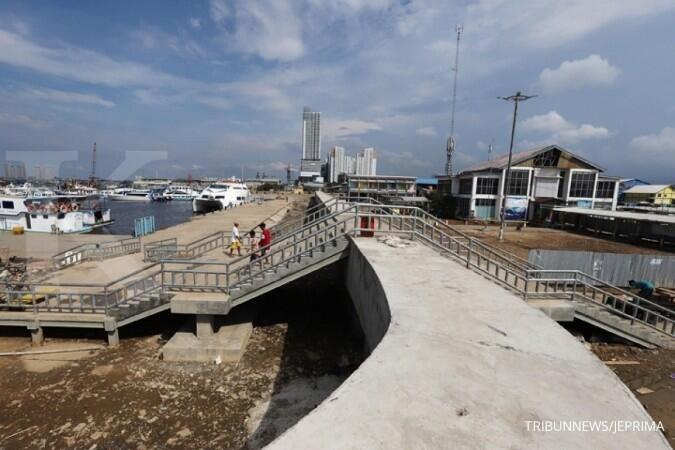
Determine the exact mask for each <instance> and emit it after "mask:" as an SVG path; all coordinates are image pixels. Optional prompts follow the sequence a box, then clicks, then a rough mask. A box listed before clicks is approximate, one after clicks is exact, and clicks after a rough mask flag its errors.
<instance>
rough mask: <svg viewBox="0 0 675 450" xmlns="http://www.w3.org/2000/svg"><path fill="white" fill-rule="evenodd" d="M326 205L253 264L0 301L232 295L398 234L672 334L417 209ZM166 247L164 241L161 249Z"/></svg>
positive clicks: (168, 268)
mask: <svg viewBox="0 0 675 450" xmlns="http://www.w3.org/2000/svg"><path fill="white" fill-rule="evenodd" d="M327 203H328V204H327V205H325V207H324V208H321V207H316V208H314V209H313V210H312V212H311V213H310V216H309V217H311V218H312V221H310V222H309V223H307V224H304V225H303V226H302V227H300V228H296V229H293V231H291V232H289V233H288V234H286V235H283V236H279V237H277V239H275V240H274V241H273V243H272V244H270V245H267V246H265V247H262V248H261V249H259V250H258V252H257V253H256V255H257V256H259V257H258V258H251V254H248V255H243V256H242V257H238V258H235V259H233V260H230V261H227V262H222V261H221V262H214V261H204V260H189V261H186V260H180V259H169V260H167V259H164V260H162V261H161V262H159V263H155V264H153V265H151V266H148V267H145V268H143V269H141V270H138V271H136V272H134V273H131V274H128V275H126V276H125V277H122V278H120V279H118V280H115V281H113V282H110V283H107V284H99V285H92V284H89V285H84V284H67V285H64V284H58V285H55V284H52V285H49V284H30V283H19V284H17V285H14V286H12V287H11V289H9V290H7V289H6V293H5V294H6V298H9V299H10V300H11V301H13V302H14V303H13V305H15V306H17V307H24V308H25V309H28V308H33V309H34V310H35V311H36V312H37V311H40V310H44V309H46V310H51V309H50V308H55V309H56V310H59V311H64V310H65V311H67V310H72V311H76V312H104V313H106V314H107V313H108V311H109V309H110V308H113V307H116V306H119V305H120V304H124V303H127V302H129V301H130V300H133V299H136V298H138V297H139V296H143V295H147V294H148V293H162V292H164V293H166V292H168V291H180V290H193V291H194V290H197V291H207V292H224V293H232V292H233V290H236V289H241V288H243V287H245V286H248V285H253V284H255V283H262V284H264V283H265V281H264V280H265V279H266V278H269V277H270V276H272V277H274V274H276V273H277V272H278V271H280V270H289V269H293V268H294V267H295V268H296V269H299V268H301V267H300V266H295V265H296V264H302V263H303V261H304V260H306V257H308V256H309V257H313V256H314V255H315V254H316V252H320V253H325V252H326V251H327V250H331V249H335V250H336V251H341V249H340V247H339V245H338V244H339V241H340V240H343V241H344V240H345V239H346V237H347V236H360V235H364V236H366V235H374V234H398V235H403V236H406V237H409V238H411V239H416V240H419V241H420V242H421V243H423V244H425V245H428V246H430V247H432V248H434V249H436V250H438V251H440V252H442V253H445V254H447V255H450V256H451V257H453V258H455V259H456V260H458V261H459V262H461V263H462V264H463V265H465V266H466V267H467V268H469V269H472V270H474V271H476V272H478V273H481V274H483V275H485V276H486V277H488V278H489V279H491V280H493V281H495V282H497V283H498V284H500V285H502V286H504V287H507V288H508V289H511V290H512V291H514V292H516V293H518V294H519V295H520V296H522V297H523V298H524V299H525V300H527V299H532V298H562V299H568V300H578V301H581V302H585V303H588V304H592V305H599V306H600V307H602V308H604V309H605V310H606V311H608V312H610V313H612V314H614V315H617V316H619V317H622V318H624V319H627V320H628V322H629V323H630V324H634V323H640V324H641V325H645V326H648V327H650V328H651V329H653V330H656V331H658V332H660V333H663V334H666V335H668V336H670V337H674V336H675V321H674V320H673V315H674V314H673V312H672V311H670V310H668V309H667V308H663V307H661V306H659V305H657V304H655V303H653V302H650V301H648V300H646V299H643V298H640V297H638V296H636V295H635V294H632V293H630V292H628V291H625V290H623V289H620V288H617V287H615V286H612V285H610V284H608V283H605V282H603V281H601V280H598V279H597V278H594V277H591V276H590V275H587V274H584V273H581V272H579V271H564V270H559V271H555V270H541V269H533V268H532V267H531V266H530V265H526V264H523V260H522V259H521V258H518V257H516V256H515V255H512V254H510V253H508V252H505V251H502V250H497V249H495V248H493V247H491V246H489V245H487V244H485V243H483V242H481V241H480V240H478V239H475V238H471V237H469V236H467V235H464V234H462V233H456V232H455V231H456V230H454V229H452V227H448V226H444V225H443V222H442V221H440V220H439V219H437V218H435V217H433V216H430V215H429V214H428V213H426V212H425V211H423V210H421V209H420V208H417V207H409V206H400V205H382V204H375V203H366V204H363V203H352V204H348V203H345V202H343V201H340V200H335V201H331V202H327ZM296 225H297V224H296ZM207 238H208V237H207ZM221 239H225V238H224V237H222V238H221ZM208 240H209V239H206V238H202V239H200V240H199V241H195V242H196V243H197V244H196V245H194V248H198V247H199V245H201V243H200V241H201V242H207V241H208ZM167 244H171V243H164V244H163V245H167ZM308 264H309V263H308ZM54 286H56V287H58V291H57V292H52V291H51V290H50V289H49V288H50V287H54ZM84 288H89V289H88V290H86V289H84ZM92 288H94V289H93V291H92Z"/></svg>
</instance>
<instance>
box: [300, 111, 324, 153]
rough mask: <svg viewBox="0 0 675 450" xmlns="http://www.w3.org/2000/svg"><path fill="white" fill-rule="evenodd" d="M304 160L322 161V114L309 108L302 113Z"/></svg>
mask: <svg viewBox="0 0 675 450" xmlns="http://www.w3.org/2000/svg"><path fill="white" fill-rule="evenodd" d="M302 159H309V160H313V161H318V160H320V159H321V113H320V112H316V111H312V110H311V109H310V108H309V107H307V106H305V109H304V111H303V113H302Z"/></svg>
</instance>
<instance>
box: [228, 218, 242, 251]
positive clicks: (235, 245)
mask: <svg viewBox="0 0 675 450" xmlns="http://www.w3.org/2000/svg"><path fill="white" fill-rule="evenodd" d="M235 249H236V250H237V254H239V256H241V236H239V224H238V223H237V222H235V223H234V226H233V227H232V238H231V240H230V256H234V250H235Z"/></svg>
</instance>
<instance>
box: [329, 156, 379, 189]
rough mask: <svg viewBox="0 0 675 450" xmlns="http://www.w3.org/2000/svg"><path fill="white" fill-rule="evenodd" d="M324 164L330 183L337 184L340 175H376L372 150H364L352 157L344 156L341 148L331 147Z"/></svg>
mask: <svg viewBox="0 0 675 450" xmlns="http://www.w3.org/2000/svg"><path fill="white" fill-rule="evenodd" d="M326 164H327V171H326V173H327V177H328V182H330V183H337V182H338V179H339V177H340V175H363V176H374V175H377V158H376V157H375V149H373V148H365V149H363V150H362V151H361V153H359V154H358V155H356V157H354V156H349V155H346V154H345V149H344V148H343V147H333V149H331V151H330V152H329V153H328V160H327V162H326Z"/></svg>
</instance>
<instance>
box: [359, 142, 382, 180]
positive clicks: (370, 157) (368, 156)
mask: <svg viewBox="0 0 675 450" xmlns="http://www.w3.org/2000/svg"><path fill="white" fill-rule="evenodd" d="M376 174H377V159H376V157H375V149H374V148H372V147H368V148H364V149H363V151H361V153H360V154H358V155H356V175H376Z"/></svg>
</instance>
